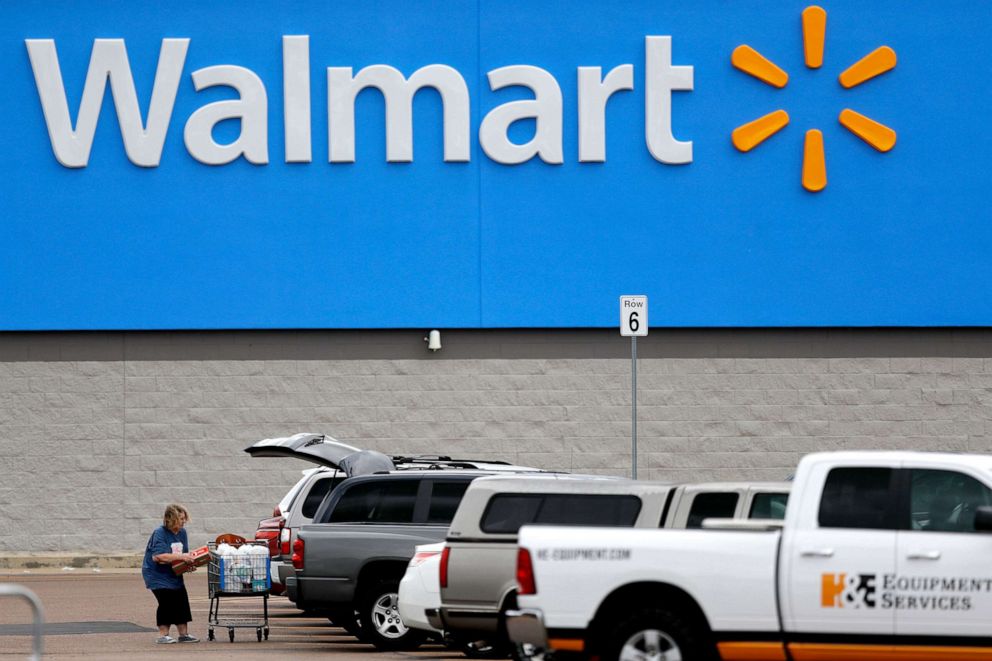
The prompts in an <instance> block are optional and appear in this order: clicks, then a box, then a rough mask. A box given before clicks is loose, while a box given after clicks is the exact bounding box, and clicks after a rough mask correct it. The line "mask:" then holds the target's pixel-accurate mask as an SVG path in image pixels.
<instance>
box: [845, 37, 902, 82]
mask: <svg viewBox="0 0 992 661" xmlns="http://www.w3.org/2000/svg"><path fill="white" fill-rule="evenodd" d="M895 66H896V52H895V51H894V50H892V49H891V48H889V47H888V46H879V47H878V48H876V49H875V50H873V51H872V52H870V53H868V54H867V55H865V56H864V57H863V58H861V59H860V60H858V61H857V62H855V63H854V64H852V65H851V66H850V67H848V68H847V70H846V71H844V73H842V74H841V75H840V84H841V85H843V86H844V87H846V88H851V87H854V86H855V85H860V84H861V83H863V82H865V81H866V80H871V79H872V78H874V77H875V76H880V75H882V74H883V73H885V72H886V71H891V70H892V69H894V68H895Z"/></svg>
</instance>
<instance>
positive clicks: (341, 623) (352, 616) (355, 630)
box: [327, 608, 369, 643]
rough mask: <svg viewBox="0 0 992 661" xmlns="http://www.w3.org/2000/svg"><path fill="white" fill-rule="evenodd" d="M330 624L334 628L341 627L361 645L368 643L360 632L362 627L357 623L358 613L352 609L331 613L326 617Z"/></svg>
mask: <svg viewBox="0 0 992 661" xmlns="http://www.w3.org/2000/svg"><path fill="white" fill-rule="evenodd" d="M327 619H328V620H330V622H331V624H333V625H334V626H336V627H341V628H342V629H344V630H345V631H347V632H348V633H349V634H351V635H352V636H354V637H355V638H357V639H358V640H360V641H361V642H363V643H367V642H369V641H368V640H366V639H365V634H364V633H363V632H362V625H361V623H360V622H359V621H358V613H356V612H355V611H354V610H352V609H350V608H349V609H347V610H340V611H338V610H335V611H332V612H331V614H330V615H328V616H327Z"/></svg>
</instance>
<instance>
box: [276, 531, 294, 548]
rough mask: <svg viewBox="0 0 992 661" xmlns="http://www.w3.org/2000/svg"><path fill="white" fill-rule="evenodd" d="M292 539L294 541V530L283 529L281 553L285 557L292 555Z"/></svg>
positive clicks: (280, 537)
mask: <svg viewBox="0 0 992 661" xmlns="http://www.w3.org/2000/svg"><path fill="white" fill-rule="evenodd" d="M291 539H293V529H292V528H283V529H282V532H280V533H279V552H280V553H282V554H283V555H289V554H290V553H291V543H290V540H291Z"/></svg>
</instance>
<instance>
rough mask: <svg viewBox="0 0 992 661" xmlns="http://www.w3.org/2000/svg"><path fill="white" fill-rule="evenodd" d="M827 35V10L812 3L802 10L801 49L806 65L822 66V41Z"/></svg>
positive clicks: (815, 67)
mask: <svg viewBox="0 0 992 661" xmlns="http://www.w3.org/2000/svg"><path fill="white" fill-rule="evenodd" d="M826 35H827V12H826V11H824V9H823V7H817V6H816V5H812V6H810V7H807V8H806V9H804V10H803V49H804V51H805V54H806V66H807V67H809V68H810V69H819V68H820V67H821V66H823V42H824V40H825V38H826Z"/></svg>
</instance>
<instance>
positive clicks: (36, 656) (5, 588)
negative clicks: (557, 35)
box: [0, 583, 45, 661]
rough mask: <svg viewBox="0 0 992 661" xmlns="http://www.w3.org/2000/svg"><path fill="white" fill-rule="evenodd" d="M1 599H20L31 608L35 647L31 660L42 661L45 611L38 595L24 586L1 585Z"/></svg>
mask: <svg viewBox="0 0 992 661" xmlns="http://www.w3.org/2000/svg"><path fill="white" fill-rule="evenodd" d="M0 597H19V598H21V599H24V600H25V601H26V602H28V604H29V605H30V606H31V616H32V620H33V622H32V629H33V632H34V633H33V635H34V645H33V647H32V650H31V656H30V658H31V661H41V655H42V647H43V646H44V639H45V610H44V608H42V606H41V600H40V599H38V595H36V594H35V593H34V592H32V591H31V590H28V589H27V588H26V587H24V586H23V585H15V584H13V583H0Z"/></svg>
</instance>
